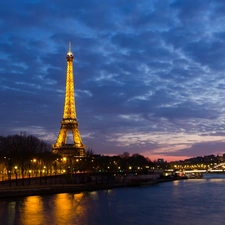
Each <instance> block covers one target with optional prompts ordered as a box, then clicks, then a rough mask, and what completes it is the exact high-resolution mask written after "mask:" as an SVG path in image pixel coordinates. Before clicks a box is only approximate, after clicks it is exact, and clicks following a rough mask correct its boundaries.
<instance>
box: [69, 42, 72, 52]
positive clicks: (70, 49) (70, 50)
mask: <svg viewBox="0 0 225 225" xmlns="http://www.w3.org/2000/svg"><path fill="white" fill-rule="evenodd" d="M69 52H72V48H71V42H70V41H69Z"/></svg>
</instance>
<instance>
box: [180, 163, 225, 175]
mask: <svg viewBox="0 0 225 225" xmlns="http://www.w3.org/2000/svg"><path fill="white" fill-rule="evenodd" d="M180 172H182V173H183V174H187V173H225V162H222V163H219V164H217V165H215V166H213V167H211V168H209V169H193V170H185V169H184V170H182V171H176V173H180Z"/></svg>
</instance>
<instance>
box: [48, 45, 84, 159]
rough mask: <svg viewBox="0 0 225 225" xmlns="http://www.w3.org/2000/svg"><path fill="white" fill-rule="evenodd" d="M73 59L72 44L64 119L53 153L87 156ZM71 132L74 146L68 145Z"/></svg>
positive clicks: (67, 57) (68, 60)
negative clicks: (80, 128) (79, 114)
mask: <svg viewBox="0 0 225 225" xmlns="http://www.w3.org/2000/svg"><path fill="white" fill-rule="evenodd" d="M73 59H74V57H73V53H72V51H71V43H69V51H68V52H67V54H66V61H67V73H66V93H65V103H64V112H63V119H62V121H61V128H60V131H59V135H58V138H57V140H56V143H55V144H53V145H52V152H53V153H56V154H59V155H61V156H85V146H84V144H83V143H82V140H81V137H80V132H79V130H78V122H77V117H76V107H75V99H74V81H73ZM69 131H70V132H72V136H73V144H66V140H67V135H68V132H69Z"/></svg>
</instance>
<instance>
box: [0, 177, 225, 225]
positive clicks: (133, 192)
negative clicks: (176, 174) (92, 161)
mask: <svg viewBox="0 0 225 225" xmlns="http://www.w3.org/2000/svg"><path fill="white" fill-rule="evenodd" d="M224 190H225V175H216V176H215V175H206V177H205V179H196V180H181V181H175V182H168V183H162V184H158V185H154V186H149V187H137V188H121V189H113V190H109V191H96V192H85V193H80V194H73V193H63V194H57V195H43V196H30V197H18V198H8V199H1V200H0V224H1V225H128V224H129V225H148V224H150V225H151V224H152V225H181V224H182V225H191V224H193V225H202V224H212V225H222V224H224V221H225V213H224V212H225V204H224V202H225V194H224ZM209 221H210V222H209Z"/></svg>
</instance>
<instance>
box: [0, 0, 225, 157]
mask: <svg viewBox="0 0 225 225" xmlns="http://www.w3.org/2000/svg"><path fill="white" fill-rule="evenodd" d="M69 41H71V42H72V51H73V53H74V56H75V60H74V75H75V92H76V94H75V96H76V108H77V119H78V122H79V130H80V133H81V136H82V140H83V143H84V144H85V145H86V147H87V148H92V149H93V151H94V152H95V153H100V154H105V155H111V154H121V153H123V152H125V151H126V152H130V153H131V154H132V153H139V154H142V155H145V156H148V157H149V158H150V159H152V160H154V159H157V158H159V157H163V158H165V159H166V160H173V159H183V158H187V157H193V156H198V155H207V154H221V153H225V1H224V0H207V1H206V0H151V1H150V0H138V1H136V0H73V1H72V0H68V1H63V0H54V1H50V0H7V1H4V0H2V1H0V128H1V129H0V135H3V136H7V135H9V134H16V133H20V132H21V131H22V132H26V133H27V134H33V135H35V136H37V137H39V138H40V139H42V140H46V141H48V142H49V143H55V141H56V138H57V135H58V132H59V129H60V121H61V120H62V115H63V105H64V91H65V76H66V59H65V55H66V53H67V50H68V42H69Z"/></svg>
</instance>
